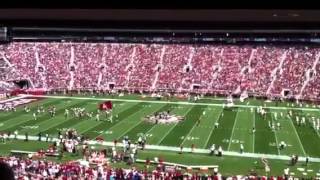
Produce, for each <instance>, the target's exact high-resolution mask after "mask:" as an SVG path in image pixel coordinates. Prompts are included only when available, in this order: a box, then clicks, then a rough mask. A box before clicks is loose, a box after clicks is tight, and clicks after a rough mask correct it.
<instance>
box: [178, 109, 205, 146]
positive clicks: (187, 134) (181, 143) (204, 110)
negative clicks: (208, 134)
mask: <svg viewBox="0 0 320 180" xmlns="http://www.w3.org/2000/svg"><path fill="white" fill-rule="evenodd" d="M207 108H208V107H206V108H205V109H204V110H203V111H202V112H201V115H200V117H199V119H201V118H202V117H203V112H204V111H206V109H207ZM197 123H198V122H196V123H195V124H194V125H193V127H192V128H191V130H190V131H189V133H188V134H187V136H186V137H185V138H184V139H183V141H182V143H181V144H180V145H183V144H184V142H185V141H186V140H187V138H188V136H190V135H191V133H192V131H193V129H194V128H195V127H196V126H197Z"/></svg>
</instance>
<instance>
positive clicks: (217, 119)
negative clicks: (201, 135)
mask: <svg viewBox="0 0 320 180" xmlns="http://www.w3.org/2000/svg"><path fill="white" fill-rule="evenodd" d="M222 111H223V109H221V111H220V114H219V116H218V118H216V120H215V121H214V123H216V122H219V119H220V116H221V112H222ZM213 131H214V124H213V125H212V128H211V132H210V134H209V136H208V138H207V140H206V143H205V144H204V147H203V148H206V147H207V146H208V143H209V140H210V138H211V135H212V133H213Z"/></svg>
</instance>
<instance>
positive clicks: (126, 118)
mask: <svg viewBox="0 0 320 180" xmlns="http://www.w3.org/2000/svg"><path fill="white" fill-rule="evenodd" d="M145 108H146V107H143V108H141V109H140V110H139V111H136V112H134V113H132V114H130V115H129V116H127V117H126V118H125V119H123V120H121V121H120V122H118V123H116V124H114V125H113V126H111V127H109V128H108V130H110V129H111V128H114V127H116V126H118V125H119V124H121V122H123V121H125V120H126V119H128V118H130V117H131V116H133V115H135V114H137V113H138V112H140V111H142V110H144V109H145ZM99 136H101V134H99V135H98V136H96V137H94V138H92V139H96V138H97V137H99Z"/></svg>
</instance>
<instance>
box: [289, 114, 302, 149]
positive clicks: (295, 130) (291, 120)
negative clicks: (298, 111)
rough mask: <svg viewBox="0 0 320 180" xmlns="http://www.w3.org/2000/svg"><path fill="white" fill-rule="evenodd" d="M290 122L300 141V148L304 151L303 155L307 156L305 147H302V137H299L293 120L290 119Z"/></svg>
mask: <svg viewBox="0 0 320 180" xmlns="http://www.w3.org/2000/svg"><path fill="white" fill-rule="evenodd" d="M289 121H290V124H291V126H292V128H293V129H294V132H295V133H296V136H297V138H298V140H299V143H300V147H301V149H302V151H303V154H304V155H306V152H305V150H304V148H303V145H302V143H301V140H300V137H299V135H298V132H297V130H296V127H295V126H294V124H293V122H292V119H291V118H289Z"/></svg>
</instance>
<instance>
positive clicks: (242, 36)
mask: <svg viewBox="0 0 320 180" xmlns="http://www.w3.org/2000/svg"><path fill="white" fill-rule="evenodd" d="M97 11H98V10H96V11H95V12H97ZM110 11H112V10H110ZM136 11H137V10H136ZM247 11H248V12H244V11H239V10H238V11H234V12H233V11H231V10H228V11H226V12H224V13H226V14H229V15H230V16H232V13H234V16H238V15H239V14H241V13H242V14H243V16H245V17H246V18H247V19H248V22H247V24H241V26H247V25H248V24H251V23H253V21H257V19H253V18H252V19H251V20H250V18H249V17H252V15H253V14H255V16H254V18H261V19H264V18H263V16H265V15H266V14H268V13H269V12H267V13H266V12H262V13H261V14H260V13H259V11H255V12H250V10H247ZM5 12H6V11H5V10H0V19H2V20H3V19H5V16H2V15H1V14H3V13H5ZM105 12H108V11H107V10H105ZM284 12H285V13H284ZM32 13H35V14H34V15H37V12H36V11H30V12H28V11H25V12H23V11H22V14H21V15H20V16H25V17H24V18H28V16H27V15H28V14H29V15H30V16H31V14H32ZM47 13H50V11H47ZM51 13H53V14H54V13H56V14H60V15H61V16H67V15H68V13H71V12H70V11H68V12H67V11H62V10H61V12H60V11H56V12H55V11H52V12H51ZM72 13H77V12H76V11H75V12H72ZM130 13H132V12H130V11H129V10H128V12H126V13H123V12H122V13H119V14H128V16H130ZM136 13H137V14H139V13H138V12H136ZM144 13H145V12H140V15H141V17H139V16H134V18H137V19H135V20H132V22H131V23H128V22H127V21H123V22H124V23H125V24H126V27H122V26H121V27H120V25H119V24H121V22H118V24H117V25H114V26H115V27H113V26H112V25H109V26H110V27H108V28H104V29H103V28H98V27H96V28H91V29H89V28H83V27H82V28H80V27H71V25H69V26H68V24H72V23H71V22H73V21H72V17H70V19H69V21H66V22H64V23H65V24H63V25H64V27H55V26H53V25H51V26H50V27H42V26H44V25H42V24H41V22H40V21H32V20H30V24H31V25H33V26H31V25H30V26H19V23H17V24H16V25H12V26H8V27H2V29H1V32H0V33H1V38H2V40H1V41H2V42H1V44H0V93H1V99H0V162H2V163H4V164H6V165H7V166H8V167H10V168H11V169H12V170H13V173H14V177H15V179H215V180H218V179H294V178H298V179H318V178H320V104H319V100H320V86H319V84H320V77H319V76H320V74H319V73H320V61H319V59H320V46H319V44H318V43H319V42H320V39H319V38H318V36H317V31H318V30H315V29H312V30H310V29H306V27H310V28H311V27H312V23H310V22H309V24H308V23H306V24H305V26H304V28H301V27H300V26H299V24H293V25H291V26H288V28H284V27H277V28H278V29H277V28H275V27H273V29H271V25H270V24H275V23H278V24H283V25H285V26H287V25H288V24H290V23H293V22H291V21H290V18H289V16H290V17H304V16H308V12H305V11H297V10H296V11H284V10H283V11H281V12H270V13H269V14H268V16H269V15H270V16H272V18H275V17H277V16H278V15H279V14H277V13H284V14H288V19H287V18H286V17H284V18H282V19H281V20H279V21H277V20H276V21H275V22H273V21H272V20H266V19H267V18H265V19H264V20H265V21H266V22H261V23H260V24H259V23H257V27H252V28H251V27H250V29H249V30H248V29H241V28H240V27H237V28H235V27H232V28H231V27H230V26H227V23H226V24H219V25H220V26H219V27H220V28H221V27H229V28H225V29H214V28H212V27H211V28H212V29H211V30H210V29H208V27H207V26H208V23H209V22H207V24H206V28H207V29H206V30H205V29H204V27H202V26H205V25H203V24H201V22H199V23H198V24H197V23H196V22H195V24H192V25H190V24H189V26H197V28H198V29H188V28H187V27H185V26H184V28H185V29H182V28H181V27H180V29H175V28H177V27H175V26H173V25H172V22H171V24H170V21H176V22H178V21H181V24H182V23H187V21H186V20H183V19H175V16H174V15H172V17H169V18H168V16H164V14H161V12H158V13H159V14H156V13H155V16H158V18H166V17H167V18H168V19H162V20H161V23H164V24H167V25H168V27H170V28H169V29H170V30H168V29H166V27H167V26H166V27H160V25H159V27H155V26H151V24H152V23H151V22H150V23H147V22H144V21H146V19H147V18H148V17H146V16H145V14H144ZM175 13H177V14H179V12H175ZM194 13H196V12H194ZM207 13H209V12H207ZM213 13H223V12H222V11H219V12H218V11H216V12H213ZM313 13H315V12H313ZM317 13H318V17H319V18H318V20H319V21H320V14H319V12H318V11H317ZM40 14H41V13H40ZM114 14H115V15H117V11H114V12H113V15H114ZM186 14H188V13H186ZM186 14H185V16H186V17H185V18H190V17H187V15H186ZM199 14H200V17H201V18H203V19H204V18H205V17H206V13H203V12H202V14H201V12H199ZM100 15H101V16H102V17H100V20H99V21H102V20H101V19H103V18H105V19H104V20H103V21H102V22H109V20H106V19H108V18H110V17H108V13H106V14H103V13H101V12H100ZM38 16H39V14H38ZM78 16H79V17H83V16H81V14H79V15H78ZM94 16H95V15H94V12H92V17H90V16H88V17H87V19H86V21H91V20H92V19H90V18H93V17H94ZM279 16H280V15H279ZM48 17H50V16H48ZM177 17H180V18H181V17H183V16H182V15H180V16H177ZM223 17H224V18H225V19H223ZM14 18H16V19H19V14H18V15H16V17H14ZM56 18H59V15H57V16H56ZM121 18H123V17H120V15H119V17H118V21H121V20H119V19H121ZM128 18H129V17H128ZM138 18H146V19H144V21H142V20H138ZM149 18H151V17H149ZM228 18H230V17H228V16H227V15H226V16H222V17H221V19H220V20H217V19H216V21H226V22H229V20H228ZM45 21H48V22H50V21H51V20H50V19H49V20H45ZM97 21H98V20H96V21H95V22H97ZM135 21H137V22H135ZM166 21H168V22H166ZM193 21H195V20H194V19H193ZM233 21H234V22H232V23H235V21H237V20H236V18H235V19H234V20H233ZM240 21H241V23H243V22H242V20H241V18H240V19H239V22H238V25H239V26H240ZM55 22H56V21H55ZM142 22H143V23H142ZM37 23H39V25H37ZM202 23H203V22H202ZM210 23H211V24H212V25H214V26H215V28H217V27H218V25H217V24H215V23H216V22H211V21H210ZM210 23H209V24H210ZM299 23H300V24H301V23H304V20H303V18H302V19H300V20H299ZM115 24H116V23H115ZM139 24H140V26H141V24H142V25H143V26H144V27H145V29H142V28H141V29H137V28H138V27H135V28H133V26H139ZM262 24H263V26H262ZM178 25H179V23H177V24H176V26H178ZM97 26H98V25H97ZM267 26H270V27H268V28H267ZM151 27H152V28H153V29H151ZM148 28H149V29H148ZM279 29H281V32H280V30H279ZM0 179H1V178H0Z"/></svg>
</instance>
